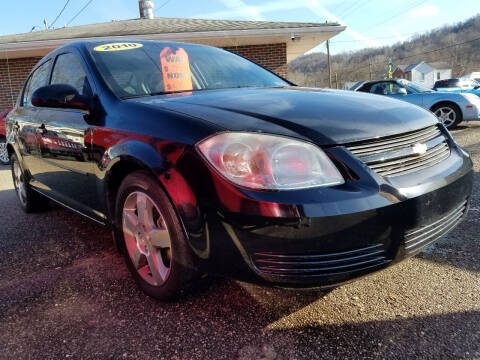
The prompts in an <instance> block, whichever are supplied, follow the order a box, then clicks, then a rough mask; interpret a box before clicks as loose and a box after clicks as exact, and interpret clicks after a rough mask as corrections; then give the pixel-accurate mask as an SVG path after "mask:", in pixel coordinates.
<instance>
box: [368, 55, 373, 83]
mask: <svg viewBox="0 0 480 360" xmlns="http://www.w3.org/2000/svg"><path fill="white" fill-rule="evenodd" d="M368 67H369V69H370V81H372V80H373V74H372V61H371V60H368Z"/></svg>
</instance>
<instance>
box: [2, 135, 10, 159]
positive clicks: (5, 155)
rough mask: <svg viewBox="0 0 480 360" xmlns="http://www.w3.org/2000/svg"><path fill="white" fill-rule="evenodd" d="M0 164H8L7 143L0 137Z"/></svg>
mask: <svg viewBox="0 0 480 360" xmlns="http://www.w3.org/2000/svg"><path fill="white" fill-rule="evenodd" d="M0 164H3V165H8V164H10V159H9V157H8V150H7V142H6V140H5V138H4V137H0Z"/></svg>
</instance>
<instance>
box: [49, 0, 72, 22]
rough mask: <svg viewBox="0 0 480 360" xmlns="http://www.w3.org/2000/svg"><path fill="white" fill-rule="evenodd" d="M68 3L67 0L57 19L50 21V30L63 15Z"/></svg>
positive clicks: (68, 0)
mask: <svg viewBox="0 0 480 360" xmlns="http://www.w3.org/2000/svg"><path fill="white" fill-rule="evenodd" d="M69 2H70V0H67V2H66V3H65V5H64V6H63V8H62V10H60V12H59V13H58V15H57V17H56V18H55V20H53V21H52V23H51V24H50V28H53V25H54V24H55V23H56V22H57V20H58V18H59V17H60V16H61V15H62V14H63V12H64V11H65V8H66V7H67V5H68V3H69Z"/></svg>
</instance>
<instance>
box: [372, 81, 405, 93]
mask: <svg viewBox="0 0 480 360" xmlns="http://www.w3.org/2000/svg"><path fill="white" fill-rule="evenodd" d="M400 89H401V86H400V85H398V84H396V83H393V82H382V83H378V84H375V85H373V86H372V88H371V89H370V92H371V93H373V94H379V95H395V94H399V93H400Z"/></svg>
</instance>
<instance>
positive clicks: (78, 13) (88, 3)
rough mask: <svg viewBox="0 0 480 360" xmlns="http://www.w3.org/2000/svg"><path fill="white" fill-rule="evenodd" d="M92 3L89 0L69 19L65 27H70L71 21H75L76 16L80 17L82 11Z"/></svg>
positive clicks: (91, 0)
mask: <svg viewBox="0 0 480 360" xmlns="http://www.w3.org/2000/svg"><path fill="white" fill-rule="evenodd" d="M92 2H93V0H89V1H88V2H87V3H86V4H85V6H84V7H83V8H81V9H80V11H79V12H77V13H76V14H75V16H74V17H73V18H71V19H70V21H69V22H68V23H67V25H70V24H71V23H72V21H73V20H75V19H76V18H77V16H78V15H80V14H81V13H82V12H83V10H85V9H86V8H87V6H88V5H90V4H91V3H92Z"/></svg>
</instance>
